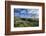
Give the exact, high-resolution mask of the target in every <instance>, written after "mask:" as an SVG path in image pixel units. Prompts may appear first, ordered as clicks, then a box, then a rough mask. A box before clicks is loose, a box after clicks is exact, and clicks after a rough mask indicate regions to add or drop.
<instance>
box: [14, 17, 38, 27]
mask: <svg viewBox="0 0 46 36" xmlns="http://www.w3.org/2000/svg"><path fill="white" fill-rule="evenodd" d="M16 21H18V22H16ZM19 21H22V22H19ZM23 21H24V22H23ZM36 26H39V20H38V19H35V20H33V19H31V18H16V17H14V27H36Z"/></svg>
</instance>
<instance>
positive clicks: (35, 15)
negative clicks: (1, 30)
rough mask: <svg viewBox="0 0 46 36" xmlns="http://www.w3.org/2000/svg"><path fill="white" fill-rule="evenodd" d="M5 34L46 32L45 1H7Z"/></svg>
mask: <svg viewBox="0 0 46 36" xmlns="http://www.w3.org/2000/svg"><path fill="white" fill-rule="evenodd" d="M5 22H6V23H5V34H6V35H15V34H16V35H17V34H34V33H44V32H45V6H44V3H35V2H19V1H5Z"/></svg>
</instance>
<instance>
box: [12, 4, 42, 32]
mask: <svg viewBox="0 0 46 36" xmlns="http://www.w3.org/2000/svg"><path fill="white" fill-rule="evenodd" d="M14 8H25V9H39V27H14ZM27 30H42V7H41V6H22V5H21V6H20V5H11V31H27Z"/></svg>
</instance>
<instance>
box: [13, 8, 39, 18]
mask: <svg viewBox="0 0 46 36" xmlns="http://www.w3.org/2000/svg"><path fill="white" fill-rule="evenodd" d="M14 16H16V17H20V18H32V16H35V17H36V18H38V17H39V10H38V9H24V8H14Z"/></svg>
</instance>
